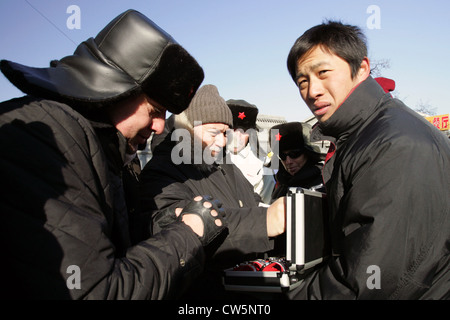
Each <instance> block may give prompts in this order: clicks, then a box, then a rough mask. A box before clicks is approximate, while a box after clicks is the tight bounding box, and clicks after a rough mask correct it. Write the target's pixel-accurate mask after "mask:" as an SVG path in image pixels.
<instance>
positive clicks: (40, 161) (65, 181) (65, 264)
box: [0, 97, 204, 299]
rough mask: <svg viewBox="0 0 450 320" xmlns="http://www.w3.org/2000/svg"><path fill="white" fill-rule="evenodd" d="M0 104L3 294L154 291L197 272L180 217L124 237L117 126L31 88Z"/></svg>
mask: <svg viewBox="0 0 450 320" xmlns="http://www.w3.org/2000/svg"><path fill="white" fill-rule="evenodd" d="M0 110H1V111H0V113H1V116H0V146H1V149H2V150H4V151H3V152H2V156H1V158H0V172H1V173H0V176H1V177H2V178H1V192H0V214H1V221H2V223H1V224H0V239H1V243H2V248H3V253H2V263H1V274H2V275H4V278H3V280H2V285H1V287H0V292H1V297H2V298H7V299H161V298H168V297H171V295H170V294H172V293H174V292H176V290H173V289H174V288H178V287H179V285H180V281H184V279H186V278H188V277H189V275H190V273H191V274H192V275H198V274H199V273H200V272H201V270H202V268H203V259H204V253H203V248H202V247H201V244H200V241H199V240H198V238H197V236H196V235H195V233H193V232H192V230H190V228H189V227H188V226H186V225H185V224H184V223H175V224H172V225H171V226H169V227H168V229H167V231H166V232H162V233H159V234H158V235H155V236H154V237H152V238H148V239H144V240H142V239H141V240H142V241H141V242H139V243H137V244H136V245H134V246H132V245H131V242H132V241H131V238H130V233H129V219H128V212H127V206H126V204H125V198H126V195H125V192H124V188H123V182H122V181H123V180H122V175H123V174H125V169H124V167H123V160H122V157H121V156H122V155H123V151H124V146H125V143H124V142H125V141H124V138H123V136H122V135H120V133H119V132H118V131H117V130H115V128H113V127H111V126H108V125H107V124H100V123H95V124H94V125H93V124H92V123H90V122H89V121H88V120H87V119H85V118H84V117H82V116H81V115H80V114H79V113H77V112H76V111H74V110H73V109H72V108H70V107H68V106H67V105H64V104H62V103H58V102H55V101H49V100H42V99H35V98H32V97H24V98H19V99H14V100H10V101H7V102H4V103H2V104H0ZM94 128H95V129H94ZM100 141H102V142H103V144H102V143H101V142H100ZM107 141H109V143H107ZM121 151H122V152H121ZM76 267H78V268H79V269H78V270H79V271H78V272H77V271H73V270H75V269H73V268H76ZM78 275H79V276H80V278H79V280H80V281H79V288H77V287H76V286H74V284H76V283H77V277H78Z"/></svg>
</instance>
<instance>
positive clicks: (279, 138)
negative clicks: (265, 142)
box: [275, 132, 282, 141]
mask: <svg viewBox="0 0 450 320" xmlns="http://www.w3.org/2000/svg"><path fill="white" fill-rule="evenodd" d="M275 137H276V138H277V141H280V140H281V137H282V135H281V134H280V133H279V132H278V133H277V134H276V135H275Z"/></svg>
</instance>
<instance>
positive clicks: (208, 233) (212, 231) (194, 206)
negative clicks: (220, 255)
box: [178, 196, 227, 247]
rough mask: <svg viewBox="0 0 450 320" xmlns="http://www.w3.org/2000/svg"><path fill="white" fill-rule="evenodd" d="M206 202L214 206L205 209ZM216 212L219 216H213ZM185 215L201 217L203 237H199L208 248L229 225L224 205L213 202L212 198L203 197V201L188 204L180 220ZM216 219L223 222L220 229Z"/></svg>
mask: <svg viewBox="0 0 450 320" xmlns="http://www.w3.org/2000/svg"><path fill="white" fill-rule="evenodd" d="M205 202H209V203H211V204H212V206H211V208H205V206H204V205H203V204H204V203H205ZM212 210H216V212H217V216H215V217H214V216H212V215H211V211H212ZM185 214H195V215H197V216H199V217H200V219H201V220H202V222H203V236H201V237H199V239H200V241H201V243H202V245H203V246H204V247H206V246H207V245H208V244H210V243H211V242H212V241H213V240H214V239H215V238H216V237H217V236H218V235H219V234H221V233H222V231H223V230H225V229H226V228H227V223H226V221H225V210H224V209H223V208H222V203H221V202H220V201H218V200H213V198H212V197H211V196H203V197H202V199H200V200H198V201H195V200H193V201H191V202H190V203H189V204H187V205H186V206H185V207H184V208H183V211H181V214H180V216H179V217H178V218H179V219H182V218H183V215H185ZM216 219H219V220H220V221H221V222H222V225H221V226H220V227H219V226H217V225H216V222H215V221H216Z"/></svg>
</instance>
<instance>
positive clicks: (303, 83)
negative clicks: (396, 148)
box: [296, 46, 370, 122]
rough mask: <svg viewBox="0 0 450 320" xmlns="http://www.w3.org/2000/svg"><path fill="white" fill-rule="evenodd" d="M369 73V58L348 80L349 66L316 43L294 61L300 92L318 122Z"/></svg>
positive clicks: (332, 110) (326, 117)
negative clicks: (295, 62)
mask: <svg viewBox="0 0 450 320" xmlns="http://www.w3.org/2000/svg"><path fill="white" fill-rule="evenodd" d="M369 73H370V66H369V60H368V59H367V58H366V59H364V60H363V62H362V64H361V68H360V70H359V72H358V74H357V75H356V76H355V77H354V78H353V79H352V76H351V69H350V65H349V64H348V63H347V62H346V61H345V60H344V59H342V58H341V57H339V56H337V55H335V54H333V53H330V52H326V51H324V50H323V49H322V47H321V46H316V47H315V48H314V49H312V50H311V51H310V52H309V53H307V54H306V55H305V56H304V57H302V58H301V59H299V60H298V61H297V77H296V83H297V86H298V87H299V90H300V95H301V96H302V98H303V100H304V101H305V102H306V104H307V105H308V107H309V109H310V110H311V112H312V113H313V114H314V116H315V117H316V118H317V120H318V121H319V122H325V121H326V120H328V119H329V118H330V117H331V116H332V115H333V113H334V112H335V111H336V110H337V109H338V108H339V107H340V105H341V104H342V103H343V102H344V101H345V100H346V99H347V97H348V95H349V94H350V93H351V91H352V90H353V88H355V87H356V86H357V85H358V84H359V83H360V82H361V81H363V80H365V79H366V78H367V77H368V75H369Z"/></svg>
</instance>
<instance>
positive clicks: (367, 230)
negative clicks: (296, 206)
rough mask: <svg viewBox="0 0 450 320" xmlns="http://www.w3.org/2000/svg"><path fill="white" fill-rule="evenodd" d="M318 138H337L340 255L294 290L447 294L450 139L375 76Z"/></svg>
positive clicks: (330, 184) (371, 295)
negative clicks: (393, 93) (395, 97)
mask: <svg viewBox="0 0 450 320" xmlns="http://www.w3.org/2000/svg"><path fill="white" fill-rule="evenodd" d="M312 136H313V139H316V140H332V141H334V144H335V146H336V152H335V153H334V155H333V156H332V158H331V159H330V160H329V161H328V162H327V163H326V164H325V167H324V171H323V175H324V181H325V184H326V188H327V194H328V199H329V204H330V219H331V220H330V222H329V227H330V233H331V239H332V249H333V252H332V253H333V254H332V257H331V258H330V259H329V260H328V263H327V264H326V265H325V266H324V267H322V268H321V269H320V270H318V271H317V272H315V273H314V274H313V275H312V276H310V277H308V278H307V279H306V280H305V281H304V283H303V285H302V286H301V287H299V288H298V289H297V290H295V291H294V292H291V294H290V296H291V297H292V298H296V299H449V298H450V256H449V248H450V194H449V190H450V142H449V140H448V138H447V137H445V136H444V135H443V134H442V133H441V132H439V131H438V130H437V129H436V128H434V127H433V126H432V125H431V124H430V123H428V122H427V121H425V120H424V119H422V118H421V117H420V116H418V115H417V114H416V113H415V112H414V111H412V110H411V109H409V108H407V107H406V106H405V105H404V104H403V103H401V102H400V101H399V100H396V99H392V98H391V97H390V95H389V94H385V93H384V92H383V90H382V88H381V87H380V86H379V85H378V84H377V83H376V82H375V81H374V80H373V79H372V78H371V77H369V78H368V79H367V80H365V81H363V82H362V83H361V84H360V85H359V86H358V87H357V88H356V89H355V90H354V91H353V93H352V94H351V95H350V96H349V97H348V98H347V100H346V101H345V102H344V103H343V104H342V105H341V106H340V107H339V109H338V110H337V111H336V112H335V113H334V114H333V115H332V117H331V118H330V119H328V120H327V121H326V122H325V123H323V124H321V125H320V126H318V127H317V128H316V129H315V130H314V131H313V134H312ZM378 280H379V281H378ZM376 282H378V284H379V288H378V287H374V286H373V284H376Z"/></svg>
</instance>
